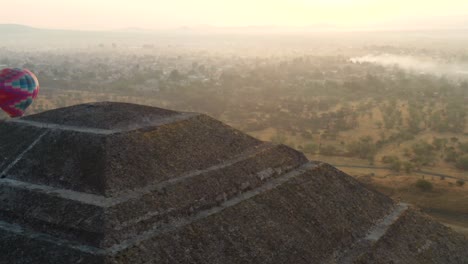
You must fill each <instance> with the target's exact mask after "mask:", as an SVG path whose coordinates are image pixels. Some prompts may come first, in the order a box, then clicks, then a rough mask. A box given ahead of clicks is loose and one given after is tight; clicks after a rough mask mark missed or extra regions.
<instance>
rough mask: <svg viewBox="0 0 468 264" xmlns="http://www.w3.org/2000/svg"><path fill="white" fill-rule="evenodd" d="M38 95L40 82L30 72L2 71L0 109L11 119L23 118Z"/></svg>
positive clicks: (0, 72) (0, 74)
mask: <svg viewBox="0 0 468 264" xmlns="http://www.w3.org/2000/svg"><path fill="white" fill-rule="evenodd" d="M38 93H39V81H38V80H37V77H36V75H34V73H32V72H30V71H29V70H27V69H23V70H22V69H11V68H7V69H3V70H1V71H0V108H1V109H3V111H5V112H6V113H7V114H8V115H9V116H10V117H18V116H22V115H23V114H24V112H25V111H26V108H28V107H29V106H30V105H31V104H32V102H33V100H34V99H35V98H36V97H37V94H38Z"/></svg>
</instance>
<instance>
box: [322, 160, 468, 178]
mask: <svg viewBox="0 0 468 264" xmlns="http://www.w3.org/2000/svg"><path fill="white" fill-rule="evenodd" d="M331 165H332V166H335V167H338V168H360V169H375V170H391V169H390V167H376V166H364V165H341V164H331ZM414 173H417V174H424V175H430V176H437V177H440V178H447V179H455V180H464V179H462V178H458V177H454V176H451V175H447V174H442V173H435V172H430V171H423V170H420V171H415V172H414Z"/></svg>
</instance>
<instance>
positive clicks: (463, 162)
mask: <svg viewBox="0 0 468 264" xmlns="http://www.w3.org/2000/svg"><path fill="white" fill-rule="evenodd" d="M456 166H457V168H459V169H462V170H468V154H465V155H463V156H461V157H460V158H458V159H457V163H456Z"/></svg>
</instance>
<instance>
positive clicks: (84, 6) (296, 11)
mask: <svg viewBox="0 0 468 264" xmlns="http://www.w3.org/2000/svg"><path fill="white" fill-rule="evenodd" d="M1 2H2V3H1V6H2V10H9V11H8V12H2V16H1V17H0V24H5V23H12V24H24V25H29V26H33V27H45V28H61V29H84V30H90V29H91V30H95V29H122V28H130V27H137V28H144V29H161V28H173V27H181V26H200V25H210V26H219V27H238V26H266V25H276V26H295V27H296V26H301V27H302V26H311V25H314V26H316V25H321V26H326V27H340V28H369V29H378V28H397V29H401V28H419V29H420V28H425V27H430V28H434V27H442V28H460V27H465V25H466V17H467V16H466V15H467V14H468V1H466V0H448V1H427V0H413V1H405V0H383V1H371V0H354V1H353V0H315V1H314V0H258V1H248V0H236V1H233V0H228V1H218V0H198V1H189V0H173V1H160V0H156V1H155V0H133V1H129V0H112V1H111V0H102V1H94V0H80V1H61V0H43V1H40V2H38V1H31V0H16V1H5V0H2V1H1Z"/></svg>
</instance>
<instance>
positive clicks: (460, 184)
mask: <svg viewBox="0 0 468 264" xmlns="http://www.w3.org/2000/svg"><path fill="white" fill-rule="evenodd" d="M457 185H458V186H460V187H461V186H463V185H465V181H464V180H457Z"/></svg>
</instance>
